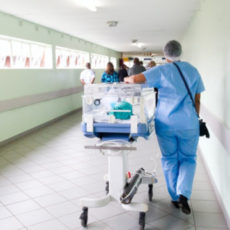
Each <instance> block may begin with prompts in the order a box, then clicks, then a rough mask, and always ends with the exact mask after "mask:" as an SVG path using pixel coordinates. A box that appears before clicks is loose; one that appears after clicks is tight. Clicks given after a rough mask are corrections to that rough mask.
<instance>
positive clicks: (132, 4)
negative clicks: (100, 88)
mask: <svg viewBox="0 0 230 230" xmlns="http://www.w3.org/2000/svg"><path fill="white" fill-rule="evenodd" d="M82 1H90V0H7V1H5V0H4V1H3V0H0V10H1V11H3V12H6V13H10V14H12V15H15V16H18V17H21V18H24V19H27V20H30V21H33V22H36V23H39V24H41V25H45V26H48V27H51V28H53V29H56V30H58V31H61V32H65V33H68V34H70V35H73V36H77V37H79V38H83V39H86V40H88V41H91V42H94V43H97V44H100V45H103V46H105V47H108V48H112V49H115V50H117V51H123V52H124V51H126V52H127V51H129V52H130V51H137V52H138V51H142V50H143V49H145V51H159V50H161V49H162V46H163V45H164V44H165V42H167V41H168V40H170V39H180V38H181V37H182V35H183V33H184V32H185V30H186V28H187V27H188V25H189V23H190V21H191V19H192V17H193V15H194V13H195V11H196V10H198V9H199V5H200V1H201V0H187V1H185V0H113V1H112V0H95V1H97V6H98V7H97V11H96V12H93V11H90V10H89V9H87V8H86V7H84V6H82V4H80V2H82ZM92 1H94V0H92ZM111 20H115V21H118V25H117V27H109V26H108V25H107V23H106V22H107V21H111ZM133 39H137V40H138V41H139V42H141V43H143V47H142V48H139V47H136V46H133V45H132V44H131V41H132V40H133Z"/></svg>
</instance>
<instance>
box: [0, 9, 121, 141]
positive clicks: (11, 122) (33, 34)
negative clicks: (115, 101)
mask: <svg viewBox="0 0 230 230" xmlns="http://www.w3.org/2000/svg"><path fill="white" fill-rule="evenodd" d="M0 35H6V36H12V37H17V38H21V39H25V40H31V41H36V42H42V43H46V44H50V45H52V47H53V50H54V48H55V46H62V47H67V48H71V49H77V50H83V51H87V52H89V53H98V54H103V55H107V56H109V57H116V58H119V57H121V53H119V52H116V51H113V50H111V49H108V48H105V47H102V46H99V45H97V44H93V43H91V42H88V41H84V40H82V39H79V38H76V37H72V36H70V35H67V34H64V33H61V32H58V31H55V30H52V29H50V28H46V27H44V26H40V25H37V24H34V23H32V22H28V21H26V20H23V19H20V18H17V17H14V16H11V15H7V14H5V13H1V12H0ZM53 54H54V55H53V63H55V52H54V51H53ZM81 71H82V70H80V69H62V70H58V69H55V65H54V68H53V69H40V70H32V69H28V70H16V69H9V70H0V101H4V100H7V99H15V98H20V97H23V96H28V95H35V94H42V93H47V92H55V91H59V90H63V89H68V88H74V87H77V86H80V80H79V76H80V72H81ZM95 72H96V82H100V79H101V75H102V73H103V70H101V69H98V70H95ZM80 107H81V97H80V94H78V95H73V96H69V97H64V98H58V99H57V100H50V101H46V102H44V103H39V104H36V105H31V106H27V107H25V108H19V109H16V110H11V111H8V112H4V113H0V127H1V133H0V141H4V140H6V139H8V138H10V137H13V136H14V135H17V134H19V133H21V132H24V131H26V130H29V129H31V128H34V127H36V126H38V125H41V124H43V123H45V122H47V121H49V120H52V119H54V118H57V117H59V116H61V115H63V114H65V113H68V112H70V111H72V110H74V109H77V108H80Z"/></svg>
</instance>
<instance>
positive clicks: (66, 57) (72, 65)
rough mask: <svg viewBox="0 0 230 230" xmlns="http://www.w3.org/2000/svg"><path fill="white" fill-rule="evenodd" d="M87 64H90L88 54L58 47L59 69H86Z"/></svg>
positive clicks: (57, 59)
mask: <svg viewBox="0 0 230 230" xmlns="http://www.w3.org/2000/svg"><path fill="white" fill-rule="evenodd" d="M87 62H89V53H87V52H84V51H79V50H72V49H68V48H64V47H56V68H57V69H84V68H85V66H86V63H87Z"/></svg>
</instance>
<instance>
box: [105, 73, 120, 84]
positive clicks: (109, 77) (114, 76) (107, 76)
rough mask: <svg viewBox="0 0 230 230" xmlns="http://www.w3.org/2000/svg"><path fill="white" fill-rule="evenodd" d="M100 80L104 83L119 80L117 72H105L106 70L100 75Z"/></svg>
mask: <svg viewBox="0 0 230 230" xmlns="http://www.w3.org/2000/svg"><path fill="white" fill-rule="evenodd" d="M101 82H104V83H112V82H119V78H118V74H117V72H116V71H114V72H113V74H107V73H106V72H104V73H103V74H102V77H101Z"/></svg>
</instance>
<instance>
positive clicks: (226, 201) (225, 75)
mask: <svg viewBox="0 0 230 230" xmlns="http://www.w3.org/2000/svg"><path fill="white" fill-rule="evenodd" d="M229 10H230V1H229V0H221V1H219V0H203V1H202V2H201V7H200V10H199V11H198V12H197V14H196V15H195V16H194V18H193V20H192V23H191V24H190V26H189V27H188V30H187V32H186V34H185V36H184V39H183V46H184V59H185V60H188V61H190V62H191V63H192V64H194V65H195V66H196V67H197V68H198V69H199V71H200V73H201V75H202V77H203V79H204V83H205V86H206V92H205V93H204V94H203V95H202V104H203V106H204V107H205V108H206V114H207V119H209V117H212V122H211V123H210V124H209V127H210V130H211V139H210V140H209V139H204V138H201V140H200V148H201V151H202V154H203V157H204V160H205V163H206V165H207V166H208V168H209V171H210V174H211V176H212V179H213V181H214V183H215V186H216V188H217V191H218V193H219V198H220V200H221V203H222V205H223V207H224V209H225V215H226V217H227V218H228V219H229V217H230V195H229V194H230V183H229V182H230V152H229V145H228V143H227V142H229V141H230V139H229V138H230V136H229V134H230V130H229V128H230V13H229ZM214 124H218V127H219V128H218V127H214Z"/></svg>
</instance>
